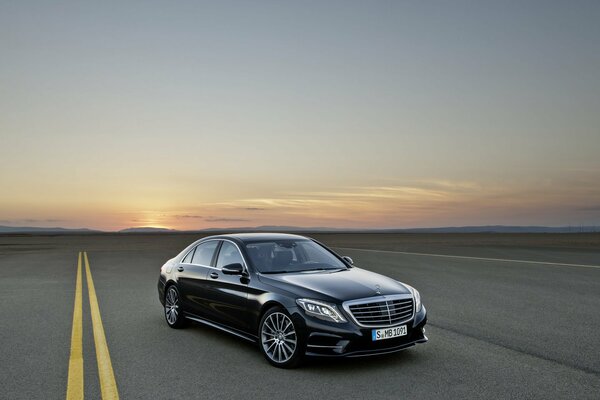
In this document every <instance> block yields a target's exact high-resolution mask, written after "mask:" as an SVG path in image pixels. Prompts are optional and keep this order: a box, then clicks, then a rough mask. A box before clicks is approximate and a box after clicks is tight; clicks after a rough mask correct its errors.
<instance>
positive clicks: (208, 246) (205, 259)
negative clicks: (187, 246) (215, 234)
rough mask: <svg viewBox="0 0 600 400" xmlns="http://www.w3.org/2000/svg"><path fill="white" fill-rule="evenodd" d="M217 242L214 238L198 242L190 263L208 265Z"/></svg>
mask: <svg viewBox="0 0 600 400" xmlns="http://www.w3.org/2000/svg"><path fill="white" fill-rule="evenodd" d="M217 244H219V242H218V241H216V240H211V241H210V242H206V243H202V244H199V245H198V246H197V247H196V252H195V253H194V256H193V258H192V264H198V265H208V266H210V265H211V264H210V262H211V261H212V258H213V255H214V254H215V249H216V248H217Z"/></svg>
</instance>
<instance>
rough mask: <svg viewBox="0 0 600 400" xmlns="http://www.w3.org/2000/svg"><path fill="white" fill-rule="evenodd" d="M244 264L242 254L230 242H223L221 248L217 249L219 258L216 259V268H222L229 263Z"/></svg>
mask: <svg viewBox="0 0 600 400" xmlns="http://www.w3.org/2000/svg"><path fill="white" fill-rule="evenodd" d="M235 263H239V264H242V265H243V264H244V261H243V259H242V255H241V254H240V251H239V250H238V249H237V247H236V246H235V245H234V244H233V243H231V242H223V245H222V246H221V250H220V251H219V258H218V259H217V268H222V267H223V266H225V265H229V264H235Z"/></svg>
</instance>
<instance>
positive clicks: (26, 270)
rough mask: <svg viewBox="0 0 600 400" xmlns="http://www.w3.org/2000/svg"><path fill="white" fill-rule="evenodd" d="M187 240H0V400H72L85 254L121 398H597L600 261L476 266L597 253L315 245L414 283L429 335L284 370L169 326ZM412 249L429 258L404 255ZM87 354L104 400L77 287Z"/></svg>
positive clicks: (223, 340) (206, 334) (208, 333)
mask: <svg viewBox="0 0 600 400" xmlns="http://www.w3.org/2000/svg"><path fill="white" fill-rule="evenodd" d="M194 238H195V237H194V236H188V235H171V236H166V235H120V236H119V235H105V236H95V235H94V236H35V237H18V236H17V237H11V236H4V237H0V338H1V341H0V348H1V360H0V398H3V399H4V398H6V399H63V398H65V395H66V388H67V375H68V368H69V352H70V343H71V329H72V323H73V305H74V297H75V282H76V270H77V255H78V252H79V251H83V250H85V251H87V254H88V257H89V265H90V270H91V272H92V275H93V281H94V286H95V289H96V293H97V298H98V303H99V307H100V313H101V316H102V323H103V328H104V331H105V334H106V340H107V344H108V348H109V351H110V358H111V362H112V367H113V370H114V375H115V379H116V383H117V387H118V391H119V395H120V397H121V398H122V399H149V398H153V399H175V398H199V399H213V398H214V399H216V398H219V399H236V398H239V399H249V398H283V399H294V398H298V399H300V398H307V397H308V398H311V397H313V398H321V399H329V398H331V399H333V398H336V399H337V398H372V399H388V398H390V399H391V398H426V399H430V398H460V399H463V398H486V399H487V398H518V399H522V398H540V399H541V398H543V399H547V398H565V399H573V398H590V399H592V398H594V399H597V398H599V393H600V334H599V333H598V331H599V330H600V312H599V310H600V267H596V268H594V267H576V266H568V265H556V264H538V263H523V262H511V261H499V260H485V259H481V258H495V259H502V260H525V261H543V262H548V263H550V262H552V263H566V264H587V265H596V266H600V248H596V249H594V248H588V249H584V248H576V249H569V248H561V249H559V250H556V249H552V248H551V247H546V248H540V247H535V246H531V245H530V244H528V245H527V246H526V247H523V246H519V244H518V243H516V244H515V246H512V247H511V246H509V245H506V244H505V245H503V246H496V247H494V246H487V245H485V246H470V247H464V246H454V247H453V246H452V245H448V244H446V245H444V246H442V247H440V246H438V247H436V245H433V244H432V245H429V246H427V247H426V248H425V247H424V246H421V247H418V243H417V244H414V245H413V246H412V247H410V248H407V247H405V246H404V247H403V246H402V244H401V243H402V239H401V238H398V239H397V240H396V241H394V240H390V242H389V245H388V246H387V247H385V246H384V247H385V248H382V246H381V243H380V242H378V240H377V237H376V236H371V237H366V238H363V239H361V241H359V242H357V241H351V240H345V239H344V236H343V235H337V236H323V237H321V239H322V240H324V241H325V242H326V243H330V244H333V245H335V246H337V247H338V251H339V252H340V253H343V254H346V255H349V256H351V257H353V258H354V260H355V263H356V264H357V265H358V266H360V267H363V268H367V269H370V270H373V271H377V272H381V273H383V274H386V275H389V276H392V277H394V278H396V279H399V280H402V281H404V282H407V283H409V284H411V285H413V286H415V287H417V288H418V289H419V290H420V292H421V295H422V298H423V301H424V304H425V305H426V307H427V309H428V313H429V314H428V315H429V325H428V328H427V334H428V336H429V339H430V341H429V343H427V344H425V345H420V346H416V347H413V348H411V349H409V350H406V351H404V352H401V353H397V354H394V355H388V356H380V357H375V358H368V359H348V360H337V361H336V360H327V361H323V360H312V361H309V362H308V363H307V364H306V365H304V366H303V367H302V368H300V369H296V370H279V369H276V368H273V367H271V366H270V365H269V364H268V363H267V362H266V361H265V360H264V359H263V357H262V355H261V354H260V353H259V351H258V349H257V348H255V347H254V346H253V345H252V344H250V343H246V342H243V341H240V340H238V339H237V338H235V337H232V336H229V335H227V334H225V333H221V332H219V331H216V330H214V329H211V328H208V327H204V326H201V325H193V326H191V327H190V328H188V329H185V330H179V331H177V330H172V329H170V328H168V327H167V325H166V323H165V322H164V319H163V314H162V309H161V306H160V303H159V302H158V298H157V291H156V281H157V277H158V270H159V268H160V266H161V265H162V263H163V262H164V261H165V260H166V259H168V258H170V257H172V256H173V255H174V254H176V253H177V252H178V251H179V250H180V249H181V248H182V247H183V246H184V245H186V244H187V243H189V242H190V241H192V240H193V239H194ZM357 243H358V244H357ZM415 246H416V247H415ZM340 247H351V248H357V247H359V248H362V249H366V250H369V251H365V250H348V249H340ZM374 249H379V250H384V251H379V250H377V251H373V250H374ZM386 249H387V250H386ZM407 250H411V252H415V250H418V251H416V252H418V253H429V254H432V255H416V254H405V253H398V251H407ZM433 254H438V255H439V254H443V255H450V256H452V257H439V256H435V255H433ZM453 255H458V256H460V257H461V258H458V257H453ZM464 257H479V258H464ZM83 359H84V362H83V367H84V388H85V395H86V397H88V398H100V383H99V378H98V368H97V366H96V352H95V348H94V339H93V335H92V322H91V318H90V304H89V301H88V287H87V285H86V282H85V279H83Z"/></svg>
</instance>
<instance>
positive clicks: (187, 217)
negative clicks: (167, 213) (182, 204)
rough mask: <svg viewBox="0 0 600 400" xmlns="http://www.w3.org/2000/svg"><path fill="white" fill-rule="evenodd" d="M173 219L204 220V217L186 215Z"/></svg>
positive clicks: (174, 216) (175, 216)
mask: <svg viewBox="0 0 600 400" xmlns="http://www.w3.org/2000/svg"><path fill="white" fill-rule="evenodd" d="M173 218H177V219H203V218H204V217H203V216H202V215H190V214H184V215H173Z"/></svg>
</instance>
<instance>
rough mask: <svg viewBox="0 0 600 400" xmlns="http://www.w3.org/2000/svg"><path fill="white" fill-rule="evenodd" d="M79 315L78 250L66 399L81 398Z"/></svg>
mask: <svg viewBox="0 0 600 400" xmlns="http://www.w3.org/2000/svg"><path fill="white" fill-rule="evenodd" d="M81 315H82V294H81V252H79V256H78V257H77V280H76V283H75V307H74V308H73V330H72V331H71V356H70V357H69V378H68V381H67V400H76V399H77V400H80V399H83V344H82V337H83V336H82V331H83V327H82V322H81Z"/></svg>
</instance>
